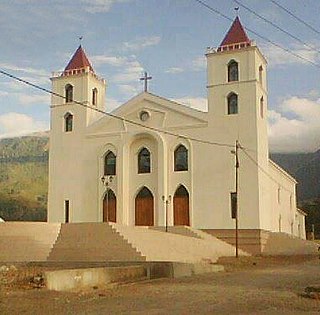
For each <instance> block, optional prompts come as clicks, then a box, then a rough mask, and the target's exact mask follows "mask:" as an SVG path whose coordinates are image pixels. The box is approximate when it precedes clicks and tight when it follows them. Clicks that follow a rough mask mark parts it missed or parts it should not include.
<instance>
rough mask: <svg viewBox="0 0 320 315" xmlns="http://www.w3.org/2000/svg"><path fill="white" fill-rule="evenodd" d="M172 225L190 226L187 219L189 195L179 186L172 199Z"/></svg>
mask: <svg viewBox="0 0 320 315" xmlns="http://www.w3.org/2000/svg"><path fill="white" fill-rule="evenodd" d="M173 224H174V225H190V219H189V193H188V191H187V189H186V188H185V187H184V186H183V185H180V186H179V187H178V189H177V190H176V192H175V194H174V197H173Z"/></svg>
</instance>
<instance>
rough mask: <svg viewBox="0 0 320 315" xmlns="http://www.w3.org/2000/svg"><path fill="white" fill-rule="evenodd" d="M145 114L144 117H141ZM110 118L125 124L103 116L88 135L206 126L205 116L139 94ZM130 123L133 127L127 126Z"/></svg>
mask: <svg viewBox="0 0 320 315" xmlns="http://www.w3.org/2000/svg"><path fill="white" fill-rule="evenodd" d="M143 114H145V117H141V116H143ZM111 115H115V116H118V117H122V118H124V119H125V120H127V121H121V120H120V119H116V118H112V117H110V116H105V117H104V118H102V119H100V120H99V121H98V122H96V123H95V124H94V125H92V126H91V127H90V131H89V130H88V131H89V133H117V132H125V131H130V130H137V129H140V128H143V125H146V126H148V127H152V128H156V129H163V130H175V129H189V128H198V127H205V126H207V120H206V119H205V118H206V113H204V112H200V111H198V110H195V109H192V108H189V107H187V106H184V105H181V104H178V103H175V102H172V101H169V100H166V99H164V98H160V97H158V96H155V95H152V94H150V93H142V94H140V95H138V96H137V97H135V98H133V99H131V100H130V101H129V102H127V103H125V104H124V105H122V106H120V107H119V108H118V109H116V110H115V111H113V112H112V113H111ZM129 121H132V122H134V123H130V122H129Z"/></svg>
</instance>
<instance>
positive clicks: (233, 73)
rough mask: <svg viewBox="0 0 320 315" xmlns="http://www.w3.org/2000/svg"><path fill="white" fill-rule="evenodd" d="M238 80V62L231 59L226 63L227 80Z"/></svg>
mask: <svg viewBox="0 0 320 315" xmlns="http://www.w3.org/2000/svg"><path fill="white" fill-rule="evenodd" d="M238 80H239V70H238V63H237V62H236V61H234V60H231V61H230V62H229V64H228V82H232V81H238Z"/></svg>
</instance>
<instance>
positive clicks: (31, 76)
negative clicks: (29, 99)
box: [0, 63, 50, 90]
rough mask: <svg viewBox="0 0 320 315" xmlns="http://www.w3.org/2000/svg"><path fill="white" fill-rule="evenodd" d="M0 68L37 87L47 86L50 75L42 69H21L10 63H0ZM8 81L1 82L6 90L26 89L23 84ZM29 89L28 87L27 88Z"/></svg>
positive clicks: (12, 80) (11, 80)
mask: <svg viewBox="0 0 320 315" xmlns="http://www.w3.org/2000/svg"><path fill="white" fill-rule="evenodd" d="M0 68H2V69H5V70H6V71H8V72H10V73H14V74H16V73H17V74H16V75H17V76H18V77H19V78H20V79H22V80H25V81H28V82H31V83H33V84H38V85H48V84H49V82H50V81H49V78H50V73H49V72H48V71H46V70H44V69H38V68H31V67H21V66H18V65H14V64H10V63H0ZM8 80H10V81H7V82H3V83H2V84H5V85H6V86H7V87H8V88H10V89H13V90H22V89H24V88H26V87H27V85H26V84H25V83H23V82H18V81H16V80H14V79H8ZM29 88H30V87H29Z"/></svg>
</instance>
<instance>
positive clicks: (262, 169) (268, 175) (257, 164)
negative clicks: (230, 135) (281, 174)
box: [240, 146, 292, 193]
mask: <svg viewBox="0 0 320 315" xmlns="http://www.w3.org/2000/svg"><path fill="white" fill-rule="evenodd" d="M240 149H241V150H242V152H243V153H244V155H246V156H247V158H248V159H249V160H250V161H251V162H252V163H253V164H255V165H256V166H257V167H258V169H260V170H261V172H263V173H264V174H265V175H266V176H267V177H269V178H270V179H271V180H272V181H273V182H275V183H276V184H277V185H278V186H279V187H282V188H283V189H284V190H286V191H287V192H289V193H292V191H291V190H289V189H288V188H286V187H285V186H283V185H282V184H281V183H279V182H278V181H277V180H276V179H275V178H273V177H272V176H271V175H270V174H269V173H268V171H266V170H265V169H264V168H263V167H262V166H261V165H260V164H259V163H258V161H256V160H255V158H253V157H252V156H251V155H250V154H249V153H248V152H247V150H246V149H245V148H243V147H241V146H240Z"/></svg>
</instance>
